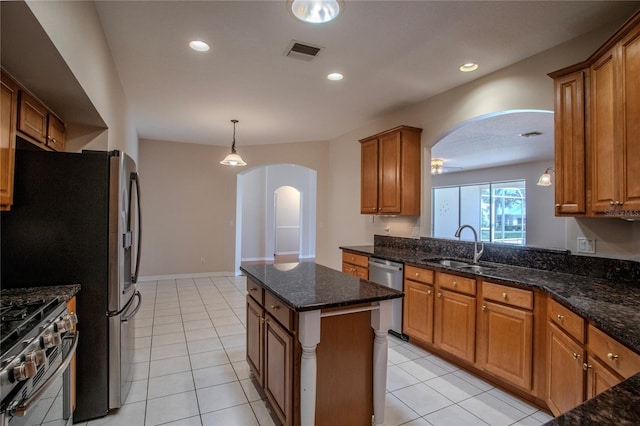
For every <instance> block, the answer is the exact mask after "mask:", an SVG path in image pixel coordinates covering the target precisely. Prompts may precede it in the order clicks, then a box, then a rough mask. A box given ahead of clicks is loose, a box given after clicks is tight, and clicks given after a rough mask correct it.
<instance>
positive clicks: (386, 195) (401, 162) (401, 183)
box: [360, 126, 422, 216]
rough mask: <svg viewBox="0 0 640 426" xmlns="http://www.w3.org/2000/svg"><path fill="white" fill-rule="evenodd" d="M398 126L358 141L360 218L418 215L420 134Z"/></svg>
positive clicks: (410, 128)
mask: <svg viewBox="0 0 640 426" xmlns="http://www.w3.org/2000/svg"><path fill="white" fill-rule="evenodd" d="M421 132H422V129H418V128H415V127H408V126H399V127H396V128H393V129H390V130H387V131H385V132H382V133H378V134H376V135H373V136H370V137H368V138H365V139H362V140H360V144H361V193H360V197H361V198H360V200H361V201H360V212H361V213H362V214H383V215H384V214H389V215H407V216H418V215H420V167H421V161H420V158H421V155H420V133H421Z"/></svg>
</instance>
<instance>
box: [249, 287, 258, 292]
mask: <svg viewBox="0 0 640 426" xmlns="http://www.w3.org/2000/svg"><path fill="white" fill-rule="evenodd" d="M257 290H258V289H257V288H256V287H251V288H250V289H249V291H257Z"/></svg>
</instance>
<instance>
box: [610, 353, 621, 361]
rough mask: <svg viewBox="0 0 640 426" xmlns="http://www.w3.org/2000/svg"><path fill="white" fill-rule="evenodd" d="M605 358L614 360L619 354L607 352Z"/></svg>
mask: <svg viewBox="0 0 640 426" xmlns="http://www.w3.org/2000/svg"><path fill="white" fill-rule="evenodd" d="M607 358H609V361H615V360H617V359H618V358H619V356H618V355H614V354H612V353H611V352H609V353H608V354H607Z"/></svg>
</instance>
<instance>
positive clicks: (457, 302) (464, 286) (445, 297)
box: [433, 272, 476, 363]
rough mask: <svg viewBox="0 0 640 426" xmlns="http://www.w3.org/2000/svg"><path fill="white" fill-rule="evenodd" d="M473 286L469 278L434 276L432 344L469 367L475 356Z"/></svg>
mask: <svg viewBox="0 0 640 426" xmlns="http://www.w3.org/2000/svg"><path fill="white" fill-rule="evenodd" d="M475 285H476V281H475V280H474V279H472V278H466V277H459V276H457V275H452V274H447V273H443V272H438V273H436V288H435V291H436V299H435V307H434V313H435V316H434V322H433V323H434V344H435V346H436V347H438V348H440V349H442V350H444V351H446V352H448V353H450V354H452V355H455V356H456V357H458V358H460V359H462V360H465V361H468V362H470V363H473V362H474V361H475V352H476V350H475V341H476V298H475V294H476V287H475Z"/></svg>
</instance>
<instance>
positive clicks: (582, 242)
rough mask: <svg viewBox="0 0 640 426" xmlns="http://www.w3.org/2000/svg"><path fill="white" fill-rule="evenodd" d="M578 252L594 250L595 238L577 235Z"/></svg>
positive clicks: (591, 251) (593, 251)
mask: <svg viewBox="0 0 640 426" xmlns="http://www.w3.org/2000/svg"><path fill="white" fill-rule="evenodd" d="M577 251H578V253H590V254H594V253H595V252H596V240H592V239H590V238H585V237H578V250H577Z"/></svg>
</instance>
